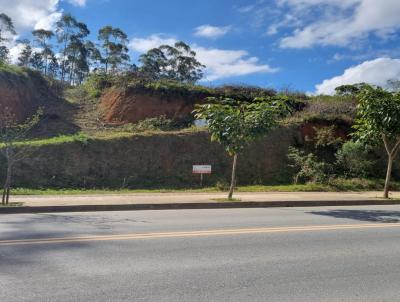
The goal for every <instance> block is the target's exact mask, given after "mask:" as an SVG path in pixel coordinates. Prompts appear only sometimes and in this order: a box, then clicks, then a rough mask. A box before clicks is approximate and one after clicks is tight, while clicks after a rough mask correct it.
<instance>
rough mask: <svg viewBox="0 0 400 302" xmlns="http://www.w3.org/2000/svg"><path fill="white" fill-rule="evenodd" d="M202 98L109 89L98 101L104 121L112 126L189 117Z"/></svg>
mask: <svg viewBox="0 0 400 302" xmlns="http://www.w3.org/2000/svg"><path fill="white" fill-rule="evenodd" d="M203 98H204V96H203V97H201V96H198V97H197V98H196V99H187V98H185V97H183V96H164V95H161V94H157V93H149V92H145V91H142V92H140V91H127V90H123V89H119V88H110V89H109V90H107V91H106V92H105V93H104V94H103V95H102V97H101V99H100V108H101V110H102V112H103V118H104V121H105V122H107V123H112V124H124V123H135V122H138V121H140V120H143V119H146V118H150V117H157V116H161V115H165V116H166V117H167V118H170V119H183V118H185V117H187V116H188V115H190V113H191V112H192V111H193V109H194V104H195V103H196V102H200V101H201V100H202V99H203Z"/></svg>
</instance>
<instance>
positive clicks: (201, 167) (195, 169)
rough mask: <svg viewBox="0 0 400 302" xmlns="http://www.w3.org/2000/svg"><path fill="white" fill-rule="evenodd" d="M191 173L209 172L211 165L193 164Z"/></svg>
mask: <svg viewBox="0 0 400 302" xmlns="http://www.w3.org/2000/svg"><path fill="white" fill-rule="evenodd" d="M193 174H211V165H195V166H193Z"/></svg>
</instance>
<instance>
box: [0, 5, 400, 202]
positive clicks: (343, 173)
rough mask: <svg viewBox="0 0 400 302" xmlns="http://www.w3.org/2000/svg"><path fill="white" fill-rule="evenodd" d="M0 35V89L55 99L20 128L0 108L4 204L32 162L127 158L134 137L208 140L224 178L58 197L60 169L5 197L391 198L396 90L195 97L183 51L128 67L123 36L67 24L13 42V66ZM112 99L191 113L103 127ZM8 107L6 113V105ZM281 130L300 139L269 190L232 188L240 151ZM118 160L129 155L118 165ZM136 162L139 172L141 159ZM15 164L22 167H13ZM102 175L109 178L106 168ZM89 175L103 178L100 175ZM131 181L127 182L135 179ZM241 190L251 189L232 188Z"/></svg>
mask: <svg viewBox="0 0 400 302" xmlns="http://www.w3.org/2000/svg"><path fill="white" fill-rule="evenodd" d="M0 28H1V31H0V80H1V81H2V82H3V83H9V84H15V85H17V84H19V85H22V86H24V87H26V86H32V87H34V90H35V91H36V90H38V91H39V92H40V93H42V92H45V93H49V95H51V98H52V99H54V101H52V103H51V110H48V108H44V109H43V110H44V111H43V113H41V114H32V116H31V118H28V120H27V121H26V122H25V120H19V121H18V119H17V118H16V117H13V116H12V114H11V115H10V114H9V113H10V112H9V110H8V108H7V107H5V108H3V109H2V110H0V117H1V122H2V123H1V124H0V129H1V131H2V132H1V136H0V150H1V151H2V154H3V157H1V158H0V161H1V163H2V164H3V163H4V166H3V165H2V166H1V168H2V169H3V170H4V171H5V172H4V173H3V172H2V171H1V173H3V174H1V173H0V174H1V175H4V179H5V181H4V183H5V185H4V188H3V199H2V200H3V203H7V202H8V199H9V194H10V190H11V188H12V181H13V173H12V172H13V168H14V167H15V166H18V169H24V168H27V166H29V164H31V163H32V162H35V160H37V157H38V153H37V152H39V153H40V152H43V151H46V150H53V151H52V152H55V151H54V150H57V151H58V152H60V151H61V150H62V149H67V148H71V149H72V150H75V151H76V150H80V151H82V150H83V151H82V152H81V153H80V154H84V153H85V152H87V150H88V149H90V148H91V150H92V149H95V151H93V150H92V151H93V153H91V154H92V155H93V154H94V155H96V151H97V150H96V148H104V149H106V148H107V147H105V146H107V145H108V147H109V145H111V144H113V147H112V148H115V150H117V149H119V148H124V147H125V148H126V146H127V144H128V143H129V144H130V145H133V144H134V143H135V142H136V141H137V140H139V139H140V138H143V137H146V138H154V144H157V142H158V140H157V138H158V137H161V136H165V137H174V136H175V137H182V136H185V135H188V136H189V135H190V134H193V135H195V134H206V133H209V134H210V137H211V140H212V141H215V142H217V143H219V144H220V145H221V146H222V147H223V150H225V152H226V154H227V155H228V157H229V158H230V162H231V163H230V164H229V167H226V166H224V165H222V166H223V167H224V169H225V170H227V171H228V170H229V172H230V173H229V174H230V177H229V179H228V178H227V177H226V175H227V174H226V173H225V171H222V172H221V171H219V173H220V174H219V175H218V177H216V178H215V179H214V180H213V183H211V184H208V188H204V189H199V188H194V189H190V185H186V187H185V183H184V179H185V177H184V176H182V175H181V174H182V173H181V174H179V175H178V177H177V179H178V180H177V185H176V186H175V187H171V188H169V187H168V188H162V189H157V188H156V189H153V187H155V186H153V185H152V183H151V180H148V181H147V180H145V181H143V183H142V182H139V184H140V185H142V186H143V187H145V188H149V189H136V186H134V185H129V184H127V181H126V179H125V178H126V175H125V176H122V177H121V178H122V180H118V181H119V183H123V186H122V185H121V186H120V187H119V183H118V185H114V183H113V185H110V189H100V190H99V189H98V187H107V186H104V185H98V186H96V185H91V186H87V179H86V178H88V176H87V175H80V174H79V173H78V174H79V177H82V179H83V180H82V181H81V182H80V183H82V185H80V183H79V185H76V183H75V182H72V181H71V182H65V183H66V184H65V186H66V187H67V188H65V189H63V188H60V189H52V188H51V187H52V185H51V184H50V179H56V178H57V177H59V178H60V179H62V172H63V169H65V167H64V166H62V164H64V163H63V162H61V163H59V164H60V167H59V169H60V173H52V175H47V172H45V173H43V174H44V175H45V177H48V178H49V185H48V186H47V187H49V189H48V188H47V187H44V188H43V189H37V190H36V189H15V190H14V192H11V194H82V193H83V194H86V193H88V194H93V193H105V192H110V193H116V192H177V191H178V192H180V191H185V190H189V192H215V191H219V190H226V191H229V193H228V199H232V198H233V192H234V190H237V191H249V192H265V191H289V192H291V191H358V190H383V191H384V196H385V197H386V198H387V197H389V191H390V189H394V190H395V189H398V188H400V186H399V184H398V183H397V182H396V181H397V180H399V179H400V168H399V166H398V165H397V164H396V159H397V155H398V151H399V150H400V142H399V137H400V132H399V131H400V120H399V117H400V93H399V87H400V85H399V80H398V79H393V80H392V81H391V83H390V84H391V85H388V87H392V88H391V89H387V90H384V89H382V88H379V87H373V86H369V85H367V84H365V83H360V84H354V85H343V86H340V87H338V88H337V89H336V94H335V95H332V96H324V95H318V96H308V95H306V94H304V93H301V92H298V91H290V90H284V91H276V90H274V89H271V88H262V87H253V86H246V85H222V86H219V87H206V86H202V85H199V80H200V79H202V78H203V76H204V70H205V67H206V66H204V65H202V64H201V62H199V61H198V60H197V56H196V53H195V52H194V51H193V50H192V49H191V48H190V46H189V45H187V44H186V43H184V42H177V43H176V44H174V45H161V46H160V47H157V48H153V49H151V50H149V51H148V52H147V53H144V54H143V55H142V56H141V57H140V58H139V60H138V62H137V64H134V63H132V60H131V58H130V57H129V55H128V49H127V42H128V40H127V35H126V33H125V32H124V31H123V30H122V29H120V28H116V27H113V26H110V25H106V26H104V27H102V28H100V29H99V30H98V32H97V39H96V41H91V40H89V38H88V37H89V34H90V29H89V28H88V27H87V25H86V24H84V23H83V22H81V21H79V20H77V19H76V18H75V17H74V16H72V15H70V14H68V13H66V14H64V15H63V16H62V18H61V19H60V20H59V21H58V22H57V25H56V29H55V31H54V32H53V31H47V30H44V29H36V30H35V31H33V32H32V40H22V41H18V42H17V43H19V44H20V46H21V49H22V51H21V53H20V55H19V58H18V60H17V62H11V58H10V53H9V49H8V46H9V45H10V43H11V42H12V41H11V40H10V37H12V36H15V35H16V32H15V28H14V25H13V22H12V20H11V19H10V18H9V17H8V16H7V15H5V14H2V13H0ZM56 54H57V55H56ZM15 87H17V86H15ZM396 87H397V88H396ZM112 89H115V90H118V91H120V92H121V93H122V94H132V95H138V94H145V95H146V96H154V95H156V96H157V97H159V98H160V99H162V100H167V101H171V100H176V99H182V100H184V102H186V103H187V104H190V105H191V106H193V108H195V111H194V112H192V113H188V114H186V115H185V116H184V117H183V118H182V117H180V118H176V117H171V116H168V115H167V114H161V115H156V116H150V117H145V118H142V119H140V120H138V121H137V120H135V121H134V122H131V121H129V122H126V121H121V122H116V123H111V122H109V123H107V122H106V121H105V120H104V118H103V117H104V114H103V112H102V111H101V109H100V106H99V100H100V99H101V97H102V96H104V94H105V93H106V92H107V91H110V90H112ZM45 93H44V94H43V93H42V94H43V95H45ZM42 94H40V95H39V98H42ZM2 101H4V100H3V99H1V100H0V104H1V102H2ZM5 101H6V102H7V101H9V103H10V102H11V103H12V101H13V100H5ZM132 102H134V101H132ZM187 104H184V105H187ZM142 105H143V104H142ZM7 112H8V113H7ZM4 113H6V114H5V115H4ZM2 114H3V115H2ZM7 114H8V115H7ZM196 120H198V121H199V120H200V121H202V122H203V125H202V126H196V125H195V121H196ZM51 123H53V124H51ZM282 127H283V128H285V127H286V128H295V129H297V130H296V131H297V133H298V136H299V138H297V139H296V141H295V143H293V144H292V145H291V146H290V147H289V148H288V150H287V154H286V153H285V156H286V160H287V166H286V167H285V168H286V169H287V170H288V173H286V174H285V175H284V176H282V178H279V179H276V181H275V182H271V183H274V185H269V186H267V185H265V184H266V183H265V181H264V182H263V181H261V180H260V179H261V178H257V177H254V179H245V180H244V181H243V178H244V177H242V179H239V178H238V177H237V172H238V171H237V170H238V169H240V162H241V159H242V158H243V157H244V156H245V155H244V150H246V151H248V150H247V149H248V148H252V147H253V146H254V145H255V144H254V142H256V141H258V140H259V139H260V138H264V137H265V136H268V134H270V133H272V132H273V131H274V130H276V129H279V128H282ZM199 137H200V136H199ZM165 141H166V142H168V140H165ZM157 146H158V145H157ZM208 146H209V145H208ZM180 147H182V148H183V146H182V145H180ZM110 148H111V147H110ZM157 148H158V150H153V151H147V152H148V153H152V152H154V151H157V152H162V146H158V147H157ZM115 150H114V151H115ZM57 151H56V152H57ZM48 152H50V153H51V151H48ZM188 152H190V149H189V151H188ZM154 153H155V154H159V153H156V152H154ZM51 155H54V154H51ZM126 156H127V157H128V156H132V155H131V154H128V153H127V154H126ZM135 156H137V157H138V161H139V160H140V158H141V156H140V155H137V154H136V155H135ZM73 157H74V156H73V154H70V158H69V160H71V161H74V162H76V161H78V162H79V160H81V158H73ZM182 157H185V154H183V155H182ZM243 159H244V158H243ZM103 160H104V159H103ZM17 162H22V163H23V164H21V165H20V166H19V165H18V164H16V163H17ZM65 162H67V160H65ZM238 162H239V164H238ZM148 168H149V167H147V168H146V169H148ZM102 169H103V170H107V167H105V168H102ZM171 169H172V168H171ZM160 173H163V171H160ZM58 174H60V175H61V176H60V175H58ZM98 174H99V175H101V176H102V177H103V174H104V173H103V172H98ZM132 174H135V173H132ZM97 176H98V175H96V177H97ZM32 177H34V176H32ZM129 177H131V176H130V174H129V176H128V178H129ZM89 178H90V177H89ZM93 178H95V177H93ZM132 178H133V179H135V180H136V178H135V175H133V176H132ZM384 180H385V181H384ZM392 180H394V181H392ZM136 181H137V180H136ZM94 182H95V181H93V183H94ZM241 182H243V183H241ZM275 183H276V184H275ZM243 184H255V185H252V186H249V185H247V186H241V185H243ZM69 186H70V187H71V188H69ZM81 186H83V187H86V189H82V188H81ZM58 187H59V185H58ZM90 187H93V189H90ZM126 187H131V188H130V189H128V188H126Z"/></svg>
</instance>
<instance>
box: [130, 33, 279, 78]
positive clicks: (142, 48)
mask: <svg viewBox="0 0 400 302" xmlns="http://www.w3.org/2000/svg"><path fill="white" fill-rule="evenodd" d="M177 41H178V40H176V39H175V38H171V37H165V36H163V35H157V34H154V35H151V36H149V37H147V38H134V39H132V40H131V41H130V43H129V46H130V48H131V49H132V50H134V51H136V52H139V53H144V52H146V51H148V50H149V49H151V48H154V47H158V46H160V45H165V44H166V45H173V44H175V43H176V42H177ZM191 47H192V49H193V50H194V51H195V52H196V54H197V59H198V60H199V61H200V62H201V63H202V64H204V65H205V66H206V67H207V68H206V70H205V79H204V80H208V81H214V80H218V79H224V78H230V77H236V76H243V75H248V74H255V73H272V72H277V71H278V69H277V68H273V67H271V66H269V65H267V64H261V63H260V62H259V60H258V58H256V57H251V56H250V55H249V53H248V52H247V51H245V50H226V49H218V48H205V47H202V46H199V45H196V44H194V45H191Z"/></svg>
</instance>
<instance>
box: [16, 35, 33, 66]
mask: <svg viewBox="0 0 400 302" xmlns="http://www.w3.org/2000/svg"><path fill="white" fill-rule="evenodd" d="M20 44H22V45H23V48H22V50H21V53H20V55H19V57H18V65H19V66H23V67H28V66H29V65H30V62H31V59H32V46H31V43H30V42H29V40H22V41H20Z"/></svg>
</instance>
